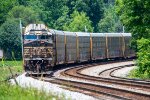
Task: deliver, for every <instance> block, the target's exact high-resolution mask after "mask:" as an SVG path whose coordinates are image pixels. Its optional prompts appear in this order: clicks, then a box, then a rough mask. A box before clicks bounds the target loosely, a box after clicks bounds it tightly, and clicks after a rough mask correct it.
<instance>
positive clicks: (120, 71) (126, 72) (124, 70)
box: [113, 66, 136, 77]
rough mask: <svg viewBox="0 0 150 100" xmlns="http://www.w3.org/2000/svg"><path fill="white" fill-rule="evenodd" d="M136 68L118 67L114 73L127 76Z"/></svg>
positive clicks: (118, 75)
mask: <svg viewBox="0 0 150 100" xmlns="http://www.w3.org/2000/svg"><path fill="white" fill-rule="evenodd" d="M134 68H136V66H133V67H125V68H122V69H118V70H116V71H114V72H113V75H114V76H117V77H127V76H128V75H129V73H130V71H131V70H132V69H134Z"/></svg>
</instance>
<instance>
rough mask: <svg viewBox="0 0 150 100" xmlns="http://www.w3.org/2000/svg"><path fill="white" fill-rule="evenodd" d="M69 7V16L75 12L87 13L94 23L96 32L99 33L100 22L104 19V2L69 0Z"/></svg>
mask: <svg viewBox="0 0 150 100" xmlns="http://www.w3.org/2000/svg"><path fill="white" fill-rule="evenodd" d="M67 6H68V8H69V13H68V14H69V15H70V14H72V13H73V12H74V11H75V10H76V11H78V12H85V13H86V15H87V16H88V17H89V19H90V20H91V21H92V26H93V27H94V31H95V32H97V31H98V30H97V25H98V22H99V21H100V19H101V18H102V17H103V7H104V6H103V0H68V2H67Z"/></svg>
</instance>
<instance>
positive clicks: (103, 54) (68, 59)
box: [23, 24, 135, 73]
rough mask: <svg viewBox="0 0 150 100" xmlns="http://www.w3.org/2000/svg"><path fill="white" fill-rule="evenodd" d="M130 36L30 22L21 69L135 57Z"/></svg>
mask: <svg viewBox="0 0 150 100" xmlns="http://www.w3.org/2000/svg"><path fill="white" fill-rule="evenodd" d="M130 39H131V34H130V33H85V32H66V31H58V30H54V29H48V28H47V27H46V26H45V25H43V24H30V25H28V26H27V27H26V29H25V32H24V34H23V58H24V68H25V70H26V71H28V72H29V71H30V72H35V73H40V72H46V71H52V70H53V67H55V66H56V65H60V64H69V63H78V62H85V61H92V60H99V59H112V58H113V59H115V58H120V57H121V58H130V57H133V56H135V53H134V51H133V50H132V49H130V48H129V44H130Z"/></svg>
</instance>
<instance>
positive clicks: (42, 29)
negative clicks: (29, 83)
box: [24, 24, 131, 37]
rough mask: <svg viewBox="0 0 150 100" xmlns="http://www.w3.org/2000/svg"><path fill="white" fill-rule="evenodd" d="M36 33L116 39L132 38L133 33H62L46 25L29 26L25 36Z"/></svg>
mask: <svg viewBox="0 0 150 100" xmlns="http://www.w3.org/2000/svg"><path fill="white" fill-rule="evenodd" d="M32 32H34V33H35V34H36V33H38V34H37V35H40V34H44V32H46V33H47V34H48V35H52V34H59V35H72V36H74V35H77V36H90V35H91V36H109V37H114V36H115V37H116V36H131V33H90V32H69V31H61V30H55V29H49V28H48V27H47V26H46V25H44V24H29V25H28V26H27V27H26V28H25V32H24V34H26V35H28V34H31V33H32Z"/></svg>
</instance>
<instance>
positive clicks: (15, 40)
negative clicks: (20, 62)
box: [0, 19, 21, 58]
mask: <svg viewBox="0 0 150 100" xmlns="http://www.w3.org/2000/svg"><path fill="white" fill-rule="evenodd" d="M20 38H21V34H20V29H19V21H17V20H12V19H11V20H7V21H6V22H5V23H4V24H2V26H1V27H0V47H1V48H2V49H3V50H4V53H5V54H7V55H5V56H7V57H8V56H9V57H10V56H11V53H12V52H14V53H15V57H17V58H18V57H20V56H21V39H20Z"/></svg>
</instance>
